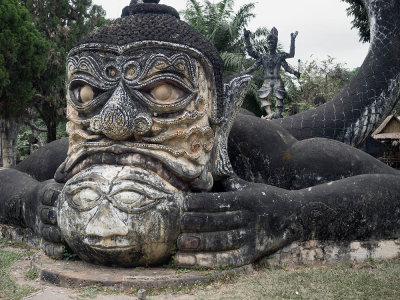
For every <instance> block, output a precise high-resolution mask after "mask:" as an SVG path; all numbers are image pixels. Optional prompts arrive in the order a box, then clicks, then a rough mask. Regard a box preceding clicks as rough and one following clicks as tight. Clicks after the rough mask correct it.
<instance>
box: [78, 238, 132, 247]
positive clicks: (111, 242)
mask: <svg viewBox="0 0 400 300" xmlns="http://www.w3.org/2000/svg"><path fill="white" fill-rule="evenodd" d="M83 244H85V245H86V246H89V247H90V248H93V249H96V250H129V249H132V248H133V246H132V243H130V241H129V240H128V239H126V238H123V237H119V238H118V237H115V236H114V237H113V238H104V237H100V236H88V237H86V238H84V239H83Z"/></svg>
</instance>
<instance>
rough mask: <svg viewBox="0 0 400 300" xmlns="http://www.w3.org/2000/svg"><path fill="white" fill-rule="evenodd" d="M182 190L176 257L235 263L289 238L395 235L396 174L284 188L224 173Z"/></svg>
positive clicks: (183, 261) (193, 262) (399, 195)
mask: <svg viewBox="0 0 400 300" xmlns="http://www.w3.org/2000/svg"><path fill="white" fill-rule="evenodd" d="M224 186H225V188H226V190H227V192H224V193H200V194H189V195H188V196H187V198H186V200H185V209H186V212H185V213H184V215H183V217H182V219H181V230H182V232H183V233H182V234H181V235H180V236H179V238H178V249H179V251H178V253H177V254H176V255H175V264H176V265H179V266H204V267H213V268H216V267H219V266H221V265H223V266H240V265H245V264H249V263H252V262H254V261H255V260H257V259H259V258H261V257H264V256H267V255H270V254H272V253H274V252H276V251H277V250H279V249H281V248H282V247H284V246H286V245H288V244H290V243H291V242H294V241H302V240H310V239H317V240H336V241H340V240H341V241H353V240H367V239H384V238H398V237H399V236H400V176H393V175H360V176H354V177H351V178H346V179H343V180H338V181H335V182H331V183H327V184H322V185H318V186H315V187H312V188H307V189H303V190H297V191H291V190H285V189H280V188H277V187H273V186H269V185H266V184H254V183H251V184H249V183H246V182H240V181H237V180H235V179H229V180H227V181H225V182H224Z"/></svg>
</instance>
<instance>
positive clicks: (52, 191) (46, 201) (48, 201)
mask: <svg viewBox="0 0 400 300" xmlns="http://www.w3.org/2000/svg"><path fill="white" fill-rule="evenodd" d="M59 194H60V190H58V189H57V188H56V187H51V186H50V187H48V186H46V188H44V191H43V194H42V197H41V199H40V200H41V202H42V204H43V205H47V206H53V207H55V206H56V205H57V199H58V196H59Z"/></svg>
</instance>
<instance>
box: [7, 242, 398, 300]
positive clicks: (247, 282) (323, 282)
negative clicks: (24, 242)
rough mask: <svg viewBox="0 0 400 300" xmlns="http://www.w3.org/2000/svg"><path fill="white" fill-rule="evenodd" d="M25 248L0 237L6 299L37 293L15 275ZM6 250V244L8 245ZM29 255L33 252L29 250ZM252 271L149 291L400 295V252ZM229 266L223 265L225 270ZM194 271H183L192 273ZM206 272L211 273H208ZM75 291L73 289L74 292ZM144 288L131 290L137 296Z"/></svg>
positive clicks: (83, 294)
mask: <svg viewBox="0 0 400 300" xmlns="http://www.w3.org/2000/svg"><path fill="white" fill-rule="evenodd" d="M11 246H12V247H17V246H18V247H19V246H20V245H18V244H12V243H10V242H9V241H7V240H0V299H5V300H14V299H15V300H16V299H22V298H24V297H26V296H28V295H30V294H32V293H33V292H34V291H35V289H34V288H32V287H26V286H21V285H19V284H17V283H16V282H15V281H14V280H13V279H12V277H11V276H10V274H9V273H10V272H9V269H10V267H11V266H12V264H13V263H14V262H15V261H16V260H18V259H22V258H24V257H25V256H26V255H29V251H26V250H25V251H23V252H21V250H20V249H17V248H16V249H15V251H13V250H12V249H10V247H11ZM5 247H7V248H6V249H7V250H5V249H2V248H5ZM27 253H28V254H27ZM257 267H258V268H257V271H256V272H254V273H253V274H252V275H237V274H233V275H227V276H225V277H223V278H220V279H218V280H216V281H214V282H212V283H211V284H199V285H196V286H192V287H182V288H177V289H158V290H148V291H147V295H148V299H152V298H156V299H160V297H161V298H162V297H163V295H165V294H173V295H177V296H181V297H180V299H186V298H190V299H207V300H208V299H213V300H214V299H244V300H246V299H385V300H390V299H396V300H397V299H400V280H399V278H400V256H399V257H397V258H396V259H392V260H385V261H377V260H374V259H366V260H365V261H364V262H363V263H346V264H336V265H331V266H315V267H312V266H311V267H310V266H303V267H295V268H293V267H287V266H278V267H263V266H257ZM222 269H223V268H222ZM189 271H192V270H190V269H178V270H177V272H178V273H186V272H189ZM205 272H206V271H205ZM25 278H26V279H29V280H34V279H36V278H37V273H36V272H35V271H34V270H33V269H31V270H28V271H27V273H26V274H25ZM73 291H74V289H72V290H71V293H73ZM76 292H78V294H76V293H75V295H73V296H70V297H71V298H72V299H77V300H82V299H93V298H96V296H98V295H118V294H121V292H120V291H119V290H117V289H110V288H104V287H97V286H92V287H85V288H80V289H78V290H76ZM137 292H138V289H131V290H130V291H125V292H124V293H123V294H125V295H136V294H137Z"/></svg>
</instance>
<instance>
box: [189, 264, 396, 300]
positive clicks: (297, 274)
mask: <svg viewBox="0 0 400 300" xmlns="http://www.w3.org/2000/svg"><path fill="white" fill-rule="evenodd" d="M399 278H400V259H399V258H397V259H393V260H389V261H381V262H379V261H378V262H377V261H373V260H369V261H367V262H365V263H362V264H354V265H352V264H345V265H334V266H319V267H302V268H294V269H288V268H286V269H262V270H260V271H258V272H256V273H255V274H254V275H251V276H241V277H237V278H235V279H234V280H233V281H232V282H230V283H224V284H222V283H221V282H218V283H216V284H214V285H213V288H212V289H211V290H209V289H207V290H202V291H198V292H196V298H197V299H400V281H399Z"/></svg>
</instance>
